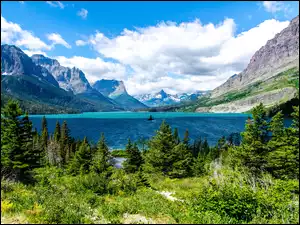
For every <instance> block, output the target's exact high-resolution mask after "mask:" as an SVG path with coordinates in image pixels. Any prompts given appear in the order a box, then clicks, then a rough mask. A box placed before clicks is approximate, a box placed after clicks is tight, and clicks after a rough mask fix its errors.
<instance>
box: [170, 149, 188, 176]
mask: <svg viewBox="0 0 300 225" xmlns="http://www.w3.org/2000/svg"><path fill="white" fill-rule="evenodd" d="M192 157H193V156H192V153H191V152H190V150H189V149H188V147H187V146H186V145H185V144H183V143H180V144H178V145H176V146H175V147H174V148H173V149H172V151H171V156H170V159H171V160H170V161H171V170H170V171H169V172H168V175H169V176H170V177H172V178H182V177H186V176H188V175H190V173H191V168H190V167H191V164H192Z"/></svg>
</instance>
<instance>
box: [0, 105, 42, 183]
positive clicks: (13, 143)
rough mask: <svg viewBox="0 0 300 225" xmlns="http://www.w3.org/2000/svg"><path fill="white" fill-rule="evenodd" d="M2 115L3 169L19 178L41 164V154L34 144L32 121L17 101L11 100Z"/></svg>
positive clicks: (4, 173)
mask: <svg viewBox="0 0 300 225" xmlns="http://www.w3.org/2000/svg"><path fill="white" fill-rule="evenodd" d="M1 114H2V116H1V170H2V176H6V175H8V176H9V177H14V178H15V179H17V180H25V179H26V174H27V172H29V171H30V170H32V169H33V168H36V167H38V166H39V162H40V154H39V152H38V151H37V150H36V148H34V146H33V131H32V123H31V121H29V118H28V114H27V113H26V115H25V116H23V118H20V116H21V115H22V114H23V113H22V110H21V108H20V106H19V103H18V102H16V101H12V100H9V101H8V103H7V105H6V106H5V107H4V109H3V111H2V113H1Z"/></svg>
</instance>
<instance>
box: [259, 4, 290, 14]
mask: <svg viewBox="0 0 300 225" xmlns="http://www.w3.org/2000/svg"><path fill="white" fill-rule="evenodd" d="M262 5H263V7H264V9H265V10H266V11H267V12H270V13H273V14H275V18H276V14H277V13H279V12H283V13H284V16H285V17H287V18H288V17H289V15H290V14H291V13H292V12H293V8H291V6H290V5H289V4H288V3H286V2H283V1H263V2H262Z"/></svg>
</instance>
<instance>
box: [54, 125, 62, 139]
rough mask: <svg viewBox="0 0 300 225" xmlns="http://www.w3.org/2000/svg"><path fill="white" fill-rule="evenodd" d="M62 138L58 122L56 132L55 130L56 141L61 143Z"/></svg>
mask: <svg viewBox="0 0 300 225" xmlns="http://www.w3.org/2000/svg"><path fill="white" fill-rule="evenodd" d="M60 137H61V133H60V124H59V122H58V121H57V122H56V125H55V130H54V141H56V142H59V141H60Z"/></svg>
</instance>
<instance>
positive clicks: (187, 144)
mask: <svg viewBox="0 0 300 225" xmlns="http://www.w3.org/2000/svg"><path fill="white" fill-rule="evenodd" d="M189 141H190V138H189V131H188V129H186V130H185V133H184V138H183V144H185V145H186V146H189Z"/></svg>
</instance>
